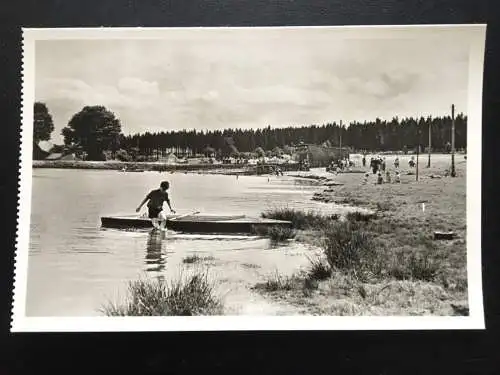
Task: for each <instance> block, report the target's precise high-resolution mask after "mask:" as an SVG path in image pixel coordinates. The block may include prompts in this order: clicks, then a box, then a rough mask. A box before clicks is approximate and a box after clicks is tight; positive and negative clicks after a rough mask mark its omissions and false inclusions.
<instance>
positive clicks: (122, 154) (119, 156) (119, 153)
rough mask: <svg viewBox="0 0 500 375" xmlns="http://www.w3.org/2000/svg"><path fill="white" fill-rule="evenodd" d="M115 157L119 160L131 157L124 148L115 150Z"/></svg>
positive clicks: (128, 159)
mask: <svg viewBox="0 0 500 375" xmlns="http://www.w3.org/2000/svg"><path fill="white" fill-rule="evenodd" d="M115 157H116V158H117V159H118V160H120V161H130V160H131V159H132V157H131V156H130V155H129V153H128V152H127V151H126V150H122V149H120V150H118V151H117V152H116V155H115Z"/></svg>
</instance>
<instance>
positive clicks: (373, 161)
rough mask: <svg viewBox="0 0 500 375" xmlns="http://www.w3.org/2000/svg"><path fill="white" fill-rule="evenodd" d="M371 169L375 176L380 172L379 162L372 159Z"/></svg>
mask: <svg viewBox="0 0 500 375" xmlns="http://www.w3.org/2000/svg"><path fill="white" fill-rule="evenodd" d="M370 168H371V170H372V171H373V174H376V173H377V171H378V164H377V161H376V160H375V159H374V158H371V160H370Z"/></svg>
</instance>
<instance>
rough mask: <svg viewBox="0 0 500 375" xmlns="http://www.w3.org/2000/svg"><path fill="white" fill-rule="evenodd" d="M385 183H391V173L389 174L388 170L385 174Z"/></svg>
mask: <svg viewBox="0 0 500 375" xmlns="http://www.w3.org/2000/svg"><path fill="white" fill-rule="evenodd" d="M385 181H386V182H387V183H388V184H390V183H391V172H389V170H387V172H385Z"/></svg>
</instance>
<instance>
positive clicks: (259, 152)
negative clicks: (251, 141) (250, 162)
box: [254, 147, 266, 158]
mask: <svg viewBox="0 0 500 375" xmlns="http://www.w3.org/2000/svg"><path fill="white" fill-rule="evenodd" d="M254 153H256V154H257V157H258V158H263V157H264V156H266V152H265V151H264V149H263V148H262V147H257V148H256V149H255V151H254Z"/></svg>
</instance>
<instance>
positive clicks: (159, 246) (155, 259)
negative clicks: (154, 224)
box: [146, 231, 167, 272]
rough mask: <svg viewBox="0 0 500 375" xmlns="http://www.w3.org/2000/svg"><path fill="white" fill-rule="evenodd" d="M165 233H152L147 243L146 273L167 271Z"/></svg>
mask: <svg viewBox="0 0 500 375" xmlns="http://www.w3.org/2000/svg"><path fill="white" fill-rule="evenodd" d="M164 239H165V232H158V231H151V232H150V233H149V235H148V239H147V243H146V271H148V272H161V271H163V270H164V269H165V264H166V263H167V257H166V254H165V252H164V251H163V243H164V241H163V240H164Z"/></svg>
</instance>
